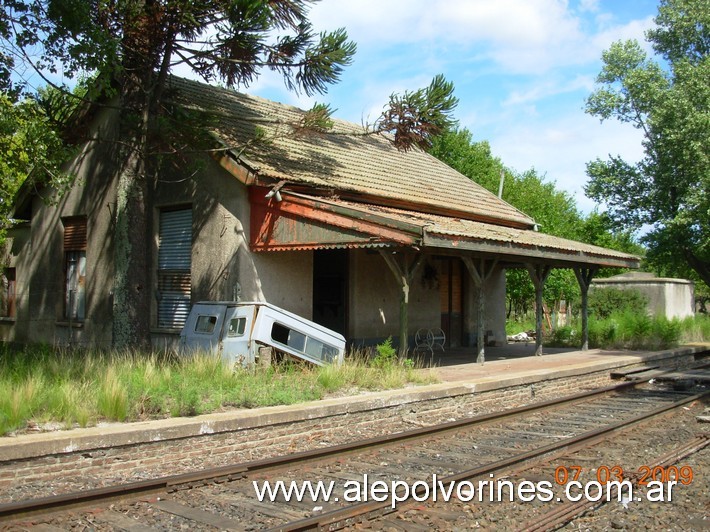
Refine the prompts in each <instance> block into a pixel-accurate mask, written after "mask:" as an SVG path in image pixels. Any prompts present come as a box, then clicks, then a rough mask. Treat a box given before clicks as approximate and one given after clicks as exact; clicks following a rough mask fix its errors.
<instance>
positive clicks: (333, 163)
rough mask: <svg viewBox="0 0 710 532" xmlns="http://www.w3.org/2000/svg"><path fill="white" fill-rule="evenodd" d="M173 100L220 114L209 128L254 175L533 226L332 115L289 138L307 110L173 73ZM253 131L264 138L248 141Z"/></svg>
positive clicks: (441, 169)
mask: <svg viewBox="0 0 710 532" xmlns="http://www.w3.org/2000/svg"><path fill="white" fill-rule="evenodd" d="M170 85H171V87H172V88H174V89H178V91H177V94H176V96H175V98H176V99H177V100H178V101H180V102H182V103H184V104H185V105H189V106H193V107H198V108H201V109H205V110H209V111H210V112H211V113H213V114H215V115H216V116H217V125H216V129H215V131H214V133H215V134H216V135H217V136H218V137H219V138H220V140H221V142H223V143H224V144H226V145H227V146H229V147H233V153H234V154H235V155H236V156H238V157H239V158H240V160H241V161H242V162H243V163H245V164H246V165H247V166H250V167H251V169H252V170H254V171H255V172H257V175H258V176H259V177H266V178H273V179H276V180H286V181H287V183H289V184H292V185H299V184H301V185H307V186H309V187H320V188H323V189H324V190H331V191H332V193H334V194H335V195H340V196H342V197H344V198H350V199H353V198H356V197H358V196H363V197H364V200H365V201H367V202H368V203H375V204H382V205H390V206H398V207H403V206H405V207H406V208H407V209H411V210H414V211H419V212H437V213H441V214H452V213H453V214H455V215H457V216H460V217H461V218H469V219H472V220H480V221H485V222H489V223H493V224H500V225H508V226H516V227H528V228H530V227H532V226H533V224H534V221H533V220H532V219H531V218H530V217H529V216H527V215H525V214H524V213H522V212H520V211H519V210H517V209H516V208H514V207H513V206H511V205H510V204H508V203H506V202H505V201H503V200H501V199H500V198H498V197H497V196H495V195H494V194H492V193H491V192H489V191H488V190H486V189H485V188H483V187H481V186H480V185H478V184H476V183H475V182H473V181H471V180H470V179H468V178H467V177H466V176H464V175H462V174H460V173H459V172H457V171H456V170H453V169H452V168H450V167H449V166H447V165H446V164H444V163H442V162H441V161H439V160H438V159H436V158H435V157H433V156H431V155H429V154H427V153H425V152H423V151H421V150H419V149H412V150H410V151H408V152H406V153H404V152H400V151H398V150H397V149H396V148H394V147H393V146H392V144H391V143H390V142H389V141H388V140H387V139H386V138H384V137H382V136H380V135H364V134H363V133H364V128H363V126H361V125H357V124H353V123H349V122H345V121H342V120H334V127H333V130H332V131H329V132H328V133H325V134H319V135H316V134H310V135H301V136H298V135H294V134H293V130H292V128H291V124H298V123H300V121H301V119H302V117H303V114H304V111H302V110H300V109H297V108H295V107H292V106H288V105H283V104H279V103H276V102H272V101H269V100H265V99H262V98H256V97H253V96H247V95H244V94H241V93H238V92H236V91H234V90H227V89H222V88H218V87H212V86H209V85H205V84H203V83H198V82H195V81H189V80H185V79H181V78H172V79H171V83H170ZM257 131H261V132H262V133H264V134H265V137H266V138H267V139H270V141H269V142H266V143H259V144H258V145H254V144H249V143H248V142H249V141H251V140H252V139H254V137H255V135H256V133H257Z"/></svg>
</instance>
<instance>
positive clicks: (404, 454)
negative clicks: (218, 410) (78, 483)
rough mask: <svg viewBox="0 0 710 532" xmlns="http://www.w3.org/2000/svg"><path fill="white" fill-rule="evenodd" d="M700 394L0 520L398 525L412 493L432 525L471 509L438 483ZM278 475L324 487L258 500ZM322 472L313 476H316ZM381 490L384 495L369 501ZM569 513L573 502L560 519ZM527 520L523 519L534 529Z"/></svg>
mask: <svg viewBox="0 0 710 532" xmlns="http://www.w3.org/2000/svg"><path fill="white" fill-rule="evenodd" d="M707 396H708V392H707V391H704V390H699V389H690V390H682V391H681V390H673V389H672V387H670V386H658V385H650V384H648V383H639V382H627V383H623V384H621V385H617V386H613V387H609V388H605V389H602V390H594V391H592V392H586V393H583V394H576V395H574V396H570V397H566V398H562V399H558V400H554V401H547V402H545V403H538V404H535V405H530V406H526V407H522V408H516V409H511V410H506V411H503V412H498V413H495V414H488V415H484V416H477V417H474V418H469V419H464V420H458V421H454V422H450V423H445V424H442V425H436V426H432V427H425V428H421V429H416V430H412V431H407V432H403V433H398V434H394V435H391V436H388V437H383V438H372V439H370V440H364V441H359V442H353V443H352V444H347V445H339V446H334V447H329V448H325V449H320V450H315V451H307V452H302V453H296V454H293V455H289V456H286V457H279V458H273V459H267V460H260V461H255V462H248V463H241V464H235V465H234V466H228V467H221V468H217V469H210V470H205V471H200V472H195V473H191V474H186V475H174V476H168V477H164V478H160V479H153V480H147V481H142V482H135V483H130V484H125V485H121V486H112V487H107V488H102V489H97V490H88V491H86V492H79V493H71V494H65V495H59V496H56V497H46V498H42V499H36V500H30V501H18V502H13V503H7V504H1V505H0V527H2V528H3V529H7V530H20V529H23V528H26V527H27V526H29V525H38V524H39V525H42V527H44V529H45V530H51V529H52V528H51V527H55V528H57V529H66V528H70V527H76V528H78V527H80V526H84V527H89V528H91V529H96V530H102V529H105V530H110V529H122V530H146V529H163V530H172V529H178V528H191V529H198V530H200V529H205V530H207V529H222V530H245V529H249V530H255V529H273V530H309V529H316V528H317V529H320V528H324V529H340V528H347V527H350V526H353V525H356V524H358V523H362V522H365V521H369V520H375V522H376V523H377V525H376V527H377V528H386V527H389V528H392V529H398V527H401V526H402V525H403V524H404V523H405V522H404V521H402V520H401V516H402V512H403V511H404V512H406V510H407V508H411V506H412V504H413V503H414V504H418V505H419V507H418V509H417V516H418V519H411V518H408V519H407V520H406V527H405V528H406V529H407V530H416V529H417V528H418V527H426V528H429V526H430V525H431V523H432V522H434V521H436V520H437V519H439V520H442V519H443V520H444V521H446V520H449V521H451V520H455V518H456V519H458V518H459V517H461V516H464V517H465V516H466V512H467V509H466V508H464V507H463V506H462V505H461V504H460V503H461V497H460V496H459V497H454V501H453V504H450V505H448V506H447V505H443V506H442V505H441V504H430V502H431V501H430V499H431V494H432V489H436V486H437V484H436V483H437V482H440V483H441V485H442V486H444V487H448V486H454V485H456V486H459V485H462V483H464V482H469V483H471V485H472V486H475V485H476V484H474V483H473V480H476V481H477V482H484V484H483V486H484V487H486V486H488V485H489V484H485V483H486V482H490V483H493V482H494V479H495V480H498V479H500V478H501V475H503V476H505V475H515V474H516V471H517V474H518V475H520V472H522V471H529V470H530V469H529V468H530V467H532V466H531V465H530V464H533V463H534V462H535V461H537V462H539V461H540V460H542V459H544V460H547V461H549V460H551V459H554V458H555V457H564V456H568V457H569V456H573V454H574V452H575V451H576V450H577V449H586V448H589V446H590V445H593V444H594V443H599V442H601V441H604V440H605V439H607V438H609V437H610V435H612V434H618V433H619V432H620V431H623V430H628V427H630V426H632V425H634V424H639V423H642V422H647V421H648V420H652V419H654V418H655V417H656V416H660V415H662V414H664V413H668V412H672V411H673V410H674V409H677V408H680V407H681V406H683V405H688V404H692V403H693V402H695V401H705V400H707ZM707 443H708V438H707V434H706V437H704V438H702V437H701V438H700V439H699V441H697V442H695V444H696V448H698V449H699V448H702V447H703V446H705V445H707ZM664 463H665V462H664ZM434 475H436V477H434ZM510 478H513V477H510ZM547 478H548V479H549V474H548V475H547ZM278 481H286V484H284V487H285V488H288V486H290V484H289V482H290V481H294V482H296V483H297V484H295V485H296V486H301V485H302V484H299V483H301V482H304V481H310V482H312V483H313V484H312V487H313V486H316V487H317V486H321V487H323V489H327V488H329V489H330V492H329V496H328V497H324V496H323V495H324V493H323V491H321V492H320V497H319V498H316V500H312V499H311V497H310V493H308V492H307V493H306V496H305V497H303V498H302V500H301V501H300V502H299V501H298V500H295V499H296V497H294V496H291V497H289V496H287V495H286V494H285V492H283V491H280V492H278V493H276V492H274V497H268V496H267V497H266V498H265V499H264V500H261V501H260V500H258V499H259V498H258V497H257V493H256V492H257V489H258V490H264V489H265V486H266V484H265V483H271V487H272V488H274V487H275V486H277V484H276V483H277V482H278ZM319 481H320V483H321V484H316V483H317V482H319ZM395 483H396V484H395ZM373 486H375V487H379V488H381V489H380V490H379V492H378V493H376V492H373V491H372V489H373ZM478 486H479V487H480V486H481V484H478ZM393 487H394V488H396V489H394V490H392V489H391V488H393ZM356 488H357V489H356ZM410 488H411V489H410ZM397 489H399V492H397ZM407 490H409V495H410V497H409V499H408V500H402V501H400V503H399V505H398V506H397V507H396V508H395V507H394V506H395V505H393V503H392V493H395V494H396V495H397V497H398V498H402V497H403V496H404V493H403V492H405V491H407ZM385 492H387V495H388V496H387V497H386V498H383V499H382V500H374V499H376V498H378V497H382V496H383V495H384V494H385ZM292 495H293V492H292ZM425 495H428V496H427V497H425ZM459 495H460V494H459ZM326 498H327V499H328V500H325V499H326ZM270 499H273V500H270ZM287 499H288V500H287ZM358 499H359V500H358ZM365 499H369V500H365ZM412 501H413V502H412ZM440 502H441V501H439V503H440ZM464 506H465V505H464ZM468 511H470V508H468ZM580 511H581V510H580ZM398 512H399V513H398ZM562 513H564V512H561V513H560V515H555V516H548V517H547V519H548V521H544V522H542V524H540V525H539V526H542V527H543V528H538V529H545V527H549V526H550V523H555V522H557V521H559V519H561V518H562ZM574 515H576V514H574V513H573V512H572V511H571V510H570V512H569V513H566V514H565V516H564V517H565V518H567V517H569V516H574ZM556 520H557V521H556ZM452 522H453V521H452ZM535 526H536V524H535V523H531V524H530V528H531V529H535Z"/></svg>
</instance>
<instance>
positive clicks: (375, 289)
mask: <svg viewBox="0 0 710 532" xmlns="http://www.w3.org/2000/svg"><path fill="white" fill-rule="evenodd" d="M410 260H411V258H410ZM423 269H424V268H423V267H420V268H419V270H418V271H417V274H416V276H415V278H414V282H413V283H412V284H411V287H410V293H409V335H410V337H413V336H414V333H415V332H416V330H417V329H418V328H420V327H425V328H427V329H428V328H431V327H438V326H439V324H440V322H441V318H440V315H439V291H438V288H437V287H431V286H426V285H425V284H424V283H422V274H423ZM349 285H350V295H349V299H350V326H349V330H348V337H349V339H350V340H352V342H353V343H354V344H355V345H373V344H376V343H378V342H381V341H382V340H384V339H386V338H387V337H388V336H392V338H393V339H395V341H398V338H399V306H400V288H399V285H398V284H397V281H396V279H395V277H394V274H393V273H392V271H391V270H390V268H389V267H388V266H387V263H386V262H385V260H384V259H383V258H382V256H381V255H380V253H379V252H377V251H372V250H354V251H351V252H350V283H349Z"/></svg>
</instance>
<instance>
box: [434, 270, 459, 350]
mask: <svg viewBox="0 0 710 532" xmlns="http://www.w3.org/2000/svg"><path fill="white" fill-rule="evenodd" d="M440 265H441V270H440V274H439V279H440V281H439V293H440V305H441V328H442V329H443V330H444V333H445V334H446V344H447V347H460V346H461V338H462V331H463V275H462V264H461V261H460V260H459V259H457V258H450V257H446V258H443V259H441V263H440Z"/></svg>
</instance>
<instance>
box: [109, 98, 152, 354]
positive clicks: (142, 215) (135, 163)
mask: <svg viewBox="0 0 710 532" xmlns="http://www.w3.org/2000/svg"><path fill="white" fill-rule="evenodd" d="M127 92H128V94H126V95H125V98H124V102H123V104H122V109H123V111H122V120H121V122H122V123H121V128H120V131H121V140H122V142H125V143H126V144H127V146H126V147H125V148H124V149H122V150H119V151H120V152H121V159H122V164H121V165H120V166H119V168H120V170H119V175H118V186H117V193H116V198H117V200H116V224H115V233H114V268H115V272H114V276H115V277H114V287H113V293H114V295H113V345H114V347H115V348H117V349H125V348H128V347H139V348H146V347H148V346H149V345H150V294H151V292H152V291H151V289H150V285H151V276H150V264H151V249H150V247H149V242H150V233H151V229H152V227H151V224H149V218H150V217H149V214H148V213H149V210H150V205H149V200H150V194H149V190H148V189H149V186H148V179H147V173H146V160H145V159H146V147H147V128H148V109H146V107H147V105H146V104H147V102H145V100H143V102H141V103H142V104H143V110H140V107H138V106H139V105H140V104H139V103H138V102H137V101H136V100H141V98H140V95H138V96H137V95H136V94H135V93H134V91H131V90H128V91H127ZM137 104H138V105H137ZM129 109H130V110H132V111H133V112H130V111H128V110H129ZM136 117H140V118H141V122H142V124H140V126H139V128H136V125H135V122H134V120H135V118H136Z"/></svg>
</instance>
